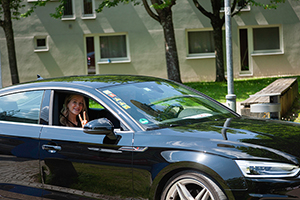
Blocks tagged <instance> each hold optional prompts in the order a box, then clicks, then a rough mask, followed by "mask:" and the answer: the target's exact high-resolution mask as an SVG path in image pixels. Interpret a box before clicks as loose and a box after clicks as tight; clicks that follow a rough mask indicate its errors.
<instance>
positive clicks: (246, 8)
mask: <svg viewBox="0 0 300 200" xmlns="http://www.w3.org/2000/svg"><path fill="white" fill-rule="evenodd" d="M239 8H240V6H239V5H236V6H235V9H234V10H235V11H237V10H238V9H239ZM250 10H251V6H250V5H249V4H247V5H246V6H245V7H244V8H243V9H242V10H241V11H240V12H249V11H250ZM220 12H221V13H224V12H225V10H224V6H222V7H221V10H220Z"/></svg>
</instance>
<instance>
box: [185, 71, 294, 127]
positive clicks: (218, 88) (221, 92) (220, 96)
mask: <svg viewBox="0 0 300 200" xmlns="http://www.w3.org/2000/svg"><path fill="white" fill-rule="evenodd" d="M278 78H282V77H272V78H253V79H239V80H234V94H235V95H236V98H237V99H236V101H237V102H240V101H244V100H245V99H247V98H248V97H249V95H251V94H254V93H256V92H258V91H260V90H261V89H263V88H264V87H266V86H268V85H269V84H270V83H272V82H273V81H275V80H276V79H278ZM284 78H291V77H284ZM293 78H297V79H298V83H299V80H300V76H293ZM185 85H187V86H189V87H192V88H194V89H196V90H198V91H200V92H202V93H204V94H206V95H208V96H210V97H212V98H213V99H216V100H217V101H219V102H222V103H225V102H226V95H227V83H226V82H224V83H217V82H189V83H185ZM298 91H300V87H299V88H298ZM299 113H300V102H299V98H298V99H297V100H296V101H295V103H294V107H293V108H292V110H291V113H289V114H288V115H289V116H285V119H286V120H290V121H295V122H300V116H299V118H298V114H299Z"/></svg>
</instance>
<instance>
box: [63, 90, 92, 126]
mask: <svg viewBox="0 0 300 200" xmlns="http://www.w3.org/2000/svg"><path fill="white" fill-rule="evenodd" d="M75 96H81V95H79V94H69V95H67V96H66V98H65V102H64V105H63V108H62V109H61V111H60V117H59V121H60V123H61V124H62V125H65V126H71V127H73V126H74V125H73V124H72V123H71V122H70V121H69V120H68V117H69V109H68V104H69V103H70V101H71V100H72V99H73V98H74V97H75ZM84 111H85V114H86V120H87V121H89V119H88V114H87V106H86V103H85V99H84V97H83V108H82V111H81V112H80V115H81V116H82V117H83V112H84ZM62 115H63V116H62Z"/></svg>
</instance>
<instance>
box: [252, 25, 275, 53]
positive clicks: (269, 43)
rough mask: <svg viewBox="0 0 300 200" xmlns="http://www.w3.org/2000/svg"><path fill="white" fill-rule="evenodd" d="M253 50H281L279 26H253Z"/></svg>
mask: <svg viewBox="0 0 300 200" xmlns="http://www.w3.org/2000/svg"><path fill="white" fill-rule="evenodd" d="M253 50H254V51H261V50H280V38H279V27H267V28H253Z"/></svg>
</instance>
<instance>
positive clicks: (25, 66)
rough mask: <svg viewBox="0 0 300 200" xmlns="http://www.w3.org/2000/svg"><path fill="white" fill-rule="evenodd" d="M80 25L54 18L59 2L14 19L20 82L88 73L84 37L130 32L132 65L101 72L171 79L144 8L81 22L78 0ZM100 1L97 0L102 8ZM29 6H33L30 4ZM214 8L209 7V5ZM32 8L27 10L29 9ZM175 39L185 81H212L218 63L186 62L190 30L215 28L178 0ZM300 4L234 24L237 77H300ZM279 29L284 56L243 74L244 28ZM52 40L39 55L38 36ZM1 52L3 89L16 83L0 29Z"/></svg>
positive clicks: (254, 11)
mask: <svg viewBox="0 0 300 200" xmlns="http://www.w3.org/2000/svg"><path fill="white" fill-rule="evenodd" d="M74 3H75V5H74V8H75V16H76V19H75V20H67V21H65V20H60V19H53V18H51V17H50V16H49V14H50V13H51V12H53V11H54V9H55V7H56V6H57V5H58V2H49V3H48V4H47V6H46V7H40V8H38V9H37V10H36V11H35V12H34V13H33V14H32V16H30V17H28V18H26V19H21V20H18V21H16V20H14V22H13V25H14V31H15V41H16V52H17V63H18V70H19V76H20V81H21V82H24V81H31V80H35V79H36V74H40V75H41V76H43V77H45V78H47V77H58V76H67V75H79V74H87V63H86V50H85V36H89V35H91V36H94V35H98V34H106V33H126V35H127V36H128V42H129V53H130V61H128V62H123V63H114V62H113V63H102V64H98V65H97V66H96V67H97V73H100V74H107V73H117V74H141V75H152V76H158V77H163V78H166V77H167V72H166V60H165V50H164V38H163V32H162V28H161V26H160V24H159V23H158V22H157V21H155V20H153V19H152V18H151V17H149V16H148V14H147V13H146V12H145V10H144V8H143V7H142V6H132V5H121V6H119V7H116V8H110V9H104V11H103V12H102V13H99V14H96V18H95V19H89V20H88V19H81V13H82V11H81V8H82V5H81V1H79V0H75V1H74ZM99 3H100V0H95V5H96V6H97V5H98V4H99ZM28 5H30V3H28ZM206 6H207V7H208V8H209V4H207V5H206ZM25 9H27V8H25ZM173 14H174V27H175V36H176V42H177V48H178V55H179V63H180V69H181V76H182V80H183V81H184V82H188V81H213V80H214V79H215V59H214V58H197V59H190V58H188V57H187V44H186V43H187V39H186V37H187V36H186V34H187V33H186V32H187V30H190V29H199V30H201V29H211V25H210V21H209V19H208V18H206V17H204V16H203V15H202V14H201V13H200V12H199V11H198V10H197V9H196V8H195V6H194V5H193V4H192V1H189V0H185V1H184V0H178V1H177V4H176V5H175V6H174V8H173ZM299 19H300V2H299V1H291V0H289V1H286V3H284V4H279V7H278V9H276V10H264V9H263V8H257V7H251V10H250V11H247V12H243V13H242V14H241V15H239V16H235V17H234V18H233V20H232V39H233V62H234V76H235V78H245V77H253V76H255V77H263V76H277V75H282V76H283V75H299V74H300V67H299V64H298V63H300V56H299V52H300V34H299V31H300V30H299V29H300V22H299ZM266 25H276V26H277V25H278V26H279V27H280V30H281V31H282V41H283V48H282V50H283V51H282V53H281V54H275V55H274V54H271V55H264V54H262V55H259V56H258V55H256V56H250V63H251V66H250V71H249V72H248V73H246V74H241V73H240V70H239V68H240V65H239V60H240V56H239V28H252V27H257V26H266ZM39 35H41V36H45V35H47V36H48V46H49V50H48V51H45V52H34V37H35V36H39ZM0 51H1V66H2V80H3V86H7V85H10V84H11V81H10V71H9V66H8V58H7V56H8V55H7V50H6V41H5V37H4V32H3V30H2V29H1V30H0Z"/></svg>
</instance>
